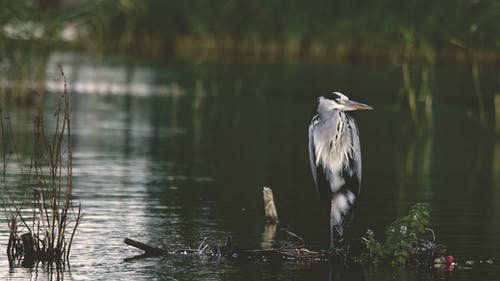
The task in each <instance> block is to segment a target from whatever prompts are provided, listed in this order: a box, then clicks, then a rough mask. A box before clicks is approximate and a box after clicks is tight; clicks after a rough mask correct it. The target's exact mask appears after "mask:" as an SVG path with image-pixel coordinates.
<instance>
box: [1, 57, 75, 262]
mask: <svg viewBox="0 0 500 281" xmlns="http://www.w3.org/2000/svg"><path fill="white" fill-rule="evenodd" d="M59 69H60V71H61V76H62V79H63V80H64V91H63V93H62V95H61V96H59V97H58V98H57V100H56V104H55V111H54V115H53V116H52V119H51V120H50V122H48V121H49V117H50V116H46V115H45V114H44V107H43V102H42V100H41V97H40V95H39V94H38V95H37V98H36V102H35V113H34V127H33V152H32V155H31V159H30V161H29V165H28V164H25V165H23V164H22V162H23V160H22V157H21V155H20V154H19V153H18V151H17V149H16V141H15V140H14V138H13V130H14V128H13V126H12V124H11V122H10V119H9V118H8V117H5V116H3V114H2V110H1V108H0V127H1V138H2V148H3V149H2V159H3V170H2V177H3V178H2V182H1V191H2V193H3V194H2V199H3V205H4V211H5V215H6V217H7V223H8V227H9V230H10V235H9V242H8V247H7V255H8V258H9V263H10V265H11V267H13V266H18V265H19V264H20V265H21V266H23V267H32V266H33V265H34V264H35V263H38V262H47V263H49V264H52V263H56V264H57V265H59V266H61V265H63V266H64V265H65V264H67V263H68V262H69V254H70V250H71V244H72V242H73V238H74V235H75V233H76V230H77V228H78V225H79V224H80V221H81V219H82V212H81V206H80V205H78V206H75V205H74V203H73V200H72V198H71V194H72V190H73V175H72V166H73V165H72V145H71V107H70V99H69V95H68V92H67V82H66V77H65V75H64V72H63V70H62V67H60V66H59ZM9 152H10V153H9ZM14 162H15V163H18V164H20V165H19V166H18V167H19V170H20V171H19V174H20V179H18V180H12V178H13V177H18V178H19V176H16V175H11V174H10V173H8V172H7V171H8V165H11V164H14ZM19 185H21V190H22V192H21V193H20V192H19V190H20V187H19Z"/></svg>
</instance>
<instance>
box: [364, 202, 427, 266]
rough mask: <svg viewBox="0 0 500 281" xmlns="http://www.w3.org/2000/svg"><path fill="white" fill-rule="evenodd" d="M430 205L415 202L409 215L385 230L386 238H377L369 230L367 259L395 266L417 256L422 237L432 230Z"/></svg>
mask: <svg viewBox="0 0 500 281" xmlns="http://www.w3.org/2000/svg"><path fill="white" fill-rule="evenodd" d="M428 223H429V206H428V205H427V204H425V203H417V204H415V205H414V206H413V207H412V208H411V209H410V211H409V213H408V215H406V216H404V217H402V218H399V219H397V220H395V221H394V222H393V223H391V224H390V225H389V226H388V227H387V228H386V230H385V237H384V240H383V241H381V242H379V241H377V240H376V239H375V233H374V232H373V231H371V230H368V231H367V235H366V237H365V238H363V241H364V242H365V243H366V249H367V252H366V253H365V254H363V259H364V260H365V261H372V262H374V263H379V262H386V263H390V264H392V265H393V266H404V265H407V264H408V263H409V262H410V259H412V258H416V255H417V253H418V252H419V249H420V248H421V245H420V244H421V241H422V240H421V239H422V237H423V236H424V235H425V233H426V232H427V230H430V229H429V228H427V227H426V225H427V224H428Z"/></svg>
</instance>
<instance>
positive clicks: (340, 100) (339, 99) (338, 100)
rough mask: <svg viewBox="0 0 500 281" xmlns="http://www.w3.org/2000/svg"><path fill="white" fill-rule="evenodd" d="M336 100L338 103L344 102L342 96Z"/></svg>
mask: <svg viewBox="0 0 500 281" xmlns="http://www.w3.org/2000/svg"><path fill="white" fill-rule="evenodd" d="M335 102H336V103H338V104H344V100H343V99H341V98H336V99H335Z"/></svg>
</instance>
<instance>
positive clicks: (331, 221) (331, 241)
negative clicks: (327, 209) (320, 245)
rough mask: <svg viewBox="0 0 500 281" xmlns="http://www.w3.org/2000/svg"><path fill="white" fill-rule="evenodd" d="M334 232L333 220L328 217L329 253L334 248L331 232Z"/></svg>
mask: <svg viewBox="0 0 500 281" xmlns="http://www.w3.org/2000/svg"><path fill="white" fill-rule="evenodd" d="M334 231H335V230H334V229H333V220H332V219H331V217H330V251H331V250H333V249H334V248H335V245H334V242H333V235H334V234H333V232H334Z"/></svg>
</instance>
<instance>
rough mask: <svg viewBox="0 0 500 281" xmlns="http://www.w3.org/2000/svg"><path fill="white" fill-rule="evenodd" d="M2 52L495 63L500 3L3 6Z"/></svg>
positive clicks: (70, 2) (188, 0)
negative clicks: (474, 55) (474, 59)
mask: <svg viewBox="0 0 500 281" xmlns="http://www.w3.org/2000/svg"><path fill="white" fill-rule="evenodd" d="M0 6H1V7H2V11H1V12H0V31H1V32H0V52H1V54H2V57H3V56H4V55H5V54H6V53H8V51H9V50H11V49H12V48H16V49H18V48H20V47H21V48H29V47H28V46H26V44H28V45H30V47H35V46H33V44H35V43H36V48H37V49H39V50H41V51H42V52H47V51H48V50H51V49H54V48H57V49H61V48H69V49H72V50H92V51H106V52H124V53H131V54H140V55H146V56H155V57H156V56H188V57H191V56H198V57H200V56H201V57H209V58H210V57H249V58H265V59H283V58H284V59H308V60H311V59H315V60H318V61H323V60H349V61H353V60H372V61H373V60H377V61H379V60H381V61H390V60H398V59H400V58H401V57H404V56H406V57H412V58H416V59H418V60H422V61H434V60H437V61H438V62H443V63H464V62H465V61H466V60H467V58H468V54H467V53H468V52H475V53H477V57H478V59H479V60H480V61H481V62H482V63H483V62H484V63H488V64H498V62H499V56H500V54H499V51H498V50H499V49H500V36H499V35H500V2H498V1H495V0H441V1H419V0H409V1H398V0H380V1H363V0H357V1H327V0H315V1H283V0H221V1H203V0H185V1H159V0H143V1H133V0H120V1H115V0H20V1H12V0H0Z"/></svg>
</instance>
